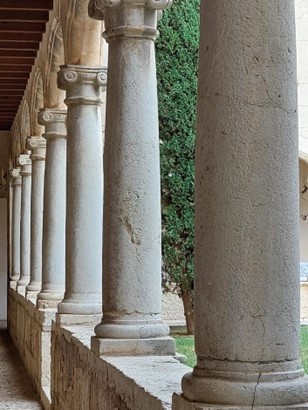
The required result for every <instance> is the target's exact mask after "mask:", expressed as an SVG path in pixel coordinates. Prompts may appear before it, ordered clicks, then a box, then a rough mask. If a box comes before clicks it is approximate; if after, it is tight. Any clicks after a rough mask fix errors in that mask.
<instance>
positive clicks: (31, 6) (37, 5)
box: [0, 0, 53, 10]
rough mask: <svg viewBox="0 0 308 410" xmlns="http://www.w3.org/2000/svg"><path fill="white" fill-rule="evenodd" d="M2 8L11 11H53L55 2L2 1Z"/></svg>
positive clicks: (49, 0) (0, 1) (41, 0)
mask: <svg viewBox="0 0 308 410" xmlns="http://www.w3.org/2000/svg"><path fill="white" fill-rule="evenodd" d="M0 8H1V9H9V10H52V8H53V0H39V1H38V0H34V1H30V0H28V1H27V0H0Z"/></svg>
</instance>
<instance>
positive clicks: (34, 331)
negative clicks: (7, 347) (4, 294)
mask: <svg viewBox="0 0 308 410" xmlns="http://www.w3.org/2000/svg"><path fill="white" fill-rule="evenodd" d="M55 315H56V310H55V309H43V310H41V309H38V308H37V307H36V305H35V302H33V301H31V300H30V299H26V298H25V297H24V296H23V295H20V294H19V293H18V292H16V291H15V290H13V289H10V291H9V318H8V320H9V324H10V325H9V332H10V336H11V338H12V340H13V342H14V344H15V346H16V348H17V350H18V352H19V354H20V358H21V360H22V361H23V363H24V365H25V367H26V369H27V372H28V374H29V376H30V379H31V381H32V382H33V384H34V386H35V389H36V391H37V392H38V394H39V396H40V398H41V400H42V402H43V403H45V404H44V408H45V409H48V406H49V405H50V403H49V402H48V397H49V396H50V371H51V370H50V362H51V322H52V320H54V318H55ZM48 403H49V404H48Z"/></svg>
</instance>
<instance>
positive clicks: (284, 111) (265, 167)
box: [173, 0, 308, 410]
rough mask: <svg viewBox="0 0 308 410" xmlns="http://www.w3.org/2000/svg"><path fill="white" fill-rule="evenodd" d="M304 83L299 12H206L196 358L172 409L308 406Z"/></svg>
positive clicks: (220, 5) (242, 7)
mask: <svg viewBox="0 0 308 410" xmlns="http://www.w3.org/2000/svg"><path fill="white" fill-rule="evenodd" d="M296 80H297V79H296V45H295V21H294V2H292V1H280V0H272V1H258V2H256V1H254V0H247V1H245V2H239V1H238V0H228V1H225V0H215V1H203V2H202V3H201V43H200V57H199V91H198V126H197V142H196V239H195V240H196V254H195V259H196V277H195V312H196V322H195V327H196V335H195V344H196V353H197V358H198V359H197V365H196V367H195V368H194V370H193V372H192V373H189V374H187V375H186V376H184V379H183V382H182V388H183V395H182V397H179V396H175V397H174V403H173V404H174V405H173V409H181V410H182V409H185V410H188V409H197V408H198V409H203V408H204V409H205V408H206V409H207V408H208V405H211V408H212V407H213V408H219V409H221V406H223V405H225V406H226V408H228V407H229V408H230V407H232V408H235V406H236V408H241V407H245V406H246V407H245V408H251V409H253V408H255V407H256V408H262V409H263V408H265V407H267V406H272V407H271V408H278V407H277V406H281V407H279V408H284V409H290V408H293V405H295V404H303V403H304V402H305V403H306V406H307V402H308V379H307V378H306V377H304V372H303V369H302V367H301V363H300V358H299V339H300V337H299V330H300V327H299V318H300V315H299V298H300V295H299V238H298V225H299V212H298V195H299V187H298V133H297V130H298V128H297V90H296V88H297V84H296ZM193 402H197V403H198V405H194V404H193ZM200 403H204V405H203V406H202V405H201V404H200ZM299 407H300V408H303V407H301V406H299ZM299 407H298V408H299ZM305 408H306V407H305Z"/></svg>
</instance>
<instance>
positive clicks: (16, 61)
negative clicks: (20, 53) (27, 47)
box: [0, 57, 35, 67]
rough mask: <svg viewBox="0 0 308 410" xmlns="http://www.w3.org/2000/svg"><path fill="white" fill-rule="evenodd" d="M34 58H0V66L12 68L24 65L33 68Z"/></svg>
mask: <svg viewBox="0 0 308 410" xmlns="http://www.w3.org/2000/svg"><path fill="white" fill-rule="evenodd" d="M34 60H35V58H33V57H21V58H15V57H0V66H1V65H8V66H13V65H18V66H20V65H24V66H28V65H29V66H31V67H32V66H33V64H34Z"/></svg>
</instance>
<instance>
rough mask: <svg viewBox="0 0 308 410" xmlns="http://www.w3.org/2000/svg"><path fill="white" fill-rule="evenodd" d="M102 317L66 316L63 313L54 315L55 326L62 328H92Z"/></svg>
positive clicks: (99, 315)
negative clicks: (81, 326) (61, 326)
mask: <svg viewBox="0 0 308 410" xmlns="http://www.w3.org/2000/svg"><path fill="white" fill-rule="evenodd" d="M101 318H102V315H101V314H98V315H72V314H69V315H66V314H63V313H57V314H56V324H57V325H63V326H78V325H84V326H86V325H89V326H93V329H94V326H95V325H96V324H97V323H98V322H99V321H100V320H101Z"/></svg>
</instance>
